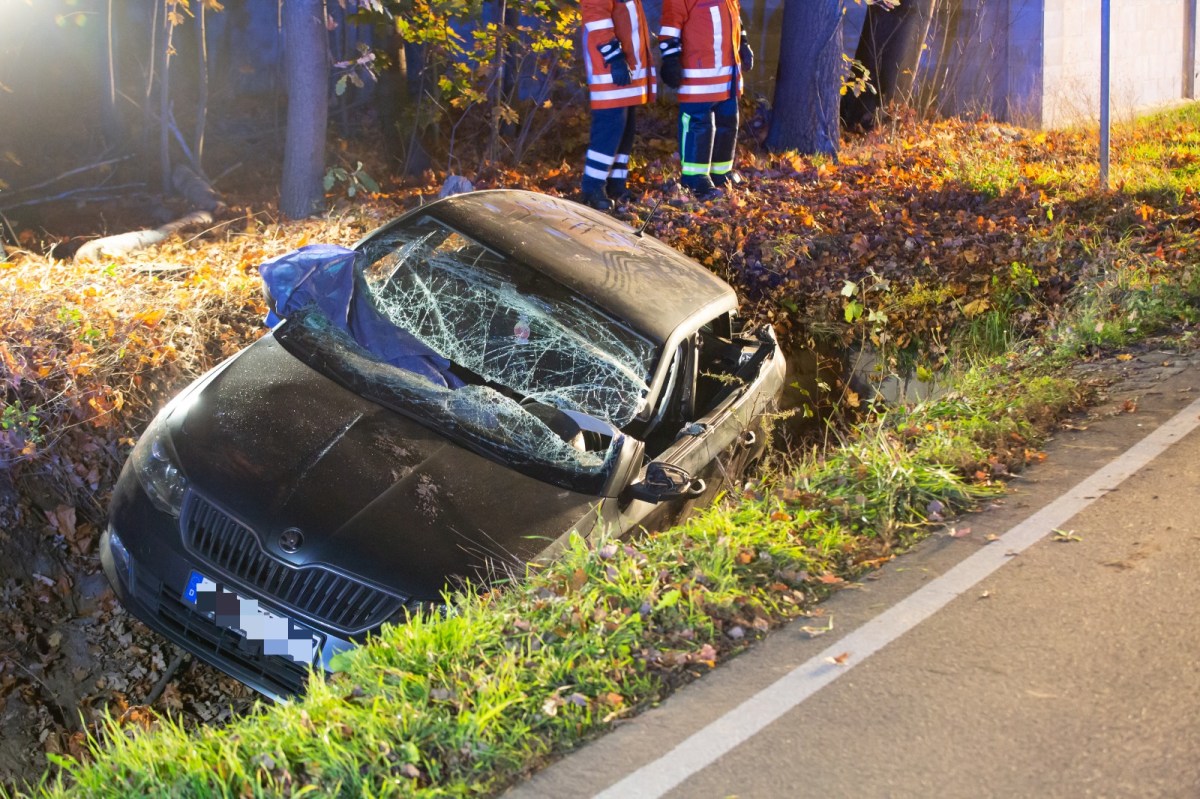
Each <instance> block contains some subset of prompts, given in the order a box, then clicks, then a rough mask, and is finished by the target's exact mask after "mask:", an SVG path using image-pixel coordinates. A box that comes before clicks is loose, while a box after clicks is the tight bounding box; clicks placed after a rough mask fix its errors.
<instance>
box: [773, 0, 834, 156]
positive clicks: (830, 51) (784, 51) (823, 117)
mask: <svg viewBox="0 0 1200 799" xmlns="http://www.w3.org/2000/svg"><path fill="white" fill-rule="evenodd" d="M844 7H845V0H786V2H785V3H784V7H783V31H782V36H781V39H780V47H779V71H778V73H777V74H776V79H775V103H774V108H773V111H772V114H771V127H770V130H769V131H768V132H767V141H766V145H767V149H768V150H770V151H772V152H783V151H785V150H798V151H799V152H802V153H807V154H810V155H813V154H817V153H821V154H824V155H832V156H835V157H836V156H837V153H838V146H839V144H840V142H839V138H840V135H839V131H838V98H839V97H840V96H841V94H840V91H841V81H842V12H843V11H844Z"/></svg>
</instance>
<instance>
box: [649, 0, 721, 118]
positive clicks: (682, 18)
mask: <svg viewBox="0 0 1200 799" xmlns="http://www.w3.org/2000/svg"><path fill="white" fill-rule="evenodd" d="M658 38H660V39H670V38H678V39H679V40H680V41H681V42H682V43H683V53H682V54H681V60H680V65H681V66H682V67H683V83H682V84H681V85H680V87H679V102H681V103H707V102H712V103H716V102H720V101H721V100H724V99H726V98H728V97H731V96H733V97H737V96H738V95H740V94H741V93H742V63H741V57H740V55H739V53H738V48H739V47H740V46H741V43H742V20H741V7H740V5H739V4H738V0H663V12H662V28H661V29H660V30H659V32H658Z"/></svg>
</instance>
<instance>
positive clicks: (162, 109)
mask: <svg viewBox="0 0 1200 799" xmlns="http://www.w3.org/2000/svg"><path fill="white" fill-rule="evenodd" d="M175 10H176V0H167V4H166V5H165V6H164V7H163V40H162V51H161V54H160V55H161V60H160V61H159V70H158V168H159V169H160V170H161V171H162V192H163V194H168V193H170V191H171V126H170V122H169V120H170V119H171V53H172V52H173V51H174V45H172V44H171V39H172V36H173V35H174V32H175Z"/></svg>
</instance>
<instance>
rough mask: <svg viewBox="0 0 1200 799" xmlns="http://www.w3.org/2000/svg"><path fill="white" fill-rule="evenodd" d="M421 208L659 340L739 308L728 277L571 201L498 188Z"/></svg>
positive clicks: (451, 198)
mask: <svg viewBox="0 0 1200 799" xmlns="http://www.w3.org/2000/svg"><path fill="white" fill-rule="evenodd" d="M421 211H423V212H425V213H428V214H430V215H432V216H434V217H436V218H438V219H440V220H442V221H443V222H445V223H446V224H448V225H450V226H451V227H453V228H455V229H456V230H458V231H460V232H461V233H464V234H467V235H469V236H471V237H472V238H476V239H478V240H479V241H480V242H482V243H483V244H485V245H487V246H488V247H491V248H492V249H495V250H496V251H498V252H501V253H503V254H504V255H507V256H509V257H511V258H514V259H515V260H518V261H521V262H523V263H525V264H528V265H529V266H530V267H532V268H533V269H536V270H537V271H539V272H541V273H542V274H544V275H546V276H548V277H550V278H551V279H553V280H555V281H556V282H558V283H560V284H562V285H564V286H566V287H567V288H568V289H570V290H571V291H572V292H574V293H576V294H578V295H579V296H581V297H583V298H585V299H586V300H588V301H589V302H591V303H593V304H594V305H596V306H597V307H599V308H601V309H603V310H604V311H607V312H608V313H609V314H611V315H612V316H614V317H616V318H617V319H620V320H621V321H623V322H624V323H626V324H628V325H629V326H630V327H631V328H633V329H634V330H636V331H637V332H639V333H641V334H642V335H644V336H646V337H647V338H649V339H651V340H652V341H654V342H655V343H656V344H658V345H663V344H666V343H667V342H668V341H669V340H670V339H671V337H672V334H673V333H674V332H675V331H676V330H678V329H679V328H681V327H683V326H685V325H686V324H688V323H689V320H691V324H693V325H695V326H698V325H700V324H703V323H704V322H707V321H709V320H710V319H713V318H715V317H716V316H718V315H719V314H721V313H724V312H726V311H731V310H734V309H736V308H737V296H736V295H735V294H734V291H733V289H732V288H730V286H729V284H728V283H726V282H725V281H724V280H721V279H720V278H719V277H717V276H716V275H714V274H713V273H712V272H709V271H708V270H707V269H705V268H704V267H702V266H700V264H698V263H696V262H695V261H693V260H692V259H690V258H688V257H687V256H685V255H683V254H682V253H680V252H678V251H676V250H674V249H672V248H670V247H668V246H667V245H665V244H663V243H662V242H661V241H659V240H658V239H656V238H654V237H653V236H648V235H639V234H638V232H637V231H635V230H633V228H631V227H629V226H628V225H626V224H624V223H622V222H618V221H617V220H615V219H613V218H612V217H610V216H608V215H606V214H602V213H599V212H597V211H594V210H592V209H591V208H588V207H587V206H584V205H581V204H579V203H576V202H573V201H571V200H566V199H563V198H560V197H552V196H549V195H546V194H538V193H535V192H530V191H520V190H516V189H496V190H488V191H474V192H468V193H466V194H456V195H453V196H450V197H447V198H445V199H443V200H439V201H438V202H435V203H432V204H430V205H428V206H425V207H424V208H422V209H421ZM697 316H699V317H700V318H696V319H693V317H697Z"/></svg>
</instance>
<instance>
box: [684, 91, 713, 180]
mask: <svg viewBox="0 0 1200 799" xmlns="http://www.w3.org/2000/svg"><path fill="white" fill-rule="evenodd" d="M712 157H713V103H680V104H679V159H680V161H682V162H683V163H682V172H683V177H682V179H681V180H680V182H681V183H683V185H684V186H687V187H688V188H689V189H699V188H706V187H708V186H711V185H712V179H711V178H710V177H709V176H708V173H709V172H710V171H711V170H712Z"/></svg>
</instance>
